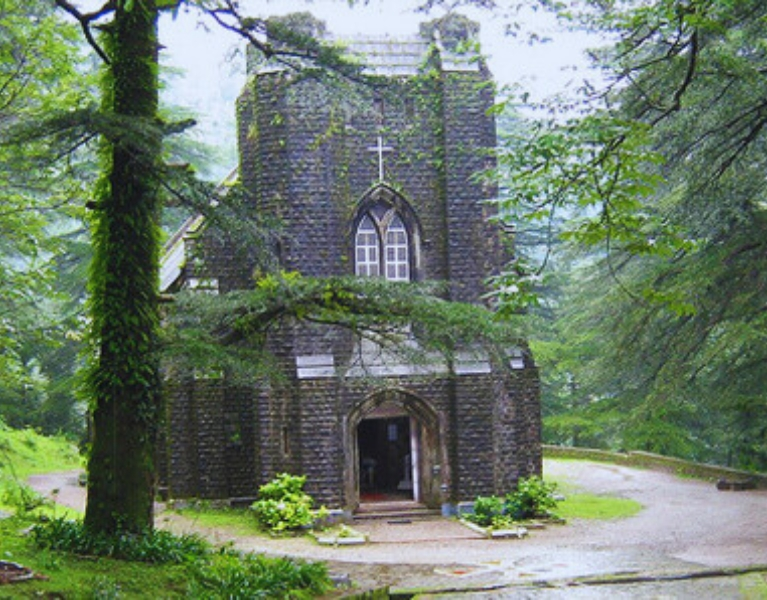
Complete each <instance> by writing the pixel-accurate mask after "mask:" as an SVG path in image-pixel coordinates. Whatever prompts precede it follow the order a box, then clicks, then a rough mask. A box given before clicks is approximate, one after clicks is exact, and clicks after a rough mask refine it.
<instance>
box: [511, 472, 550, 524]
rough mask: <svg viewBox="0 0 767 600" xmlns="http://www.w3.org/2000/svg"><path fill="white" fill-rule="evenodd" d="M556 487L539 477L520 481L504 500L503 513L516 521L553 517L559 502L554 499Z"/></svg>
mask: <svg viewBox="0 0 767 600" xmlns="http://www.w3.org/2000/svg"><path fill="white" fill-rule="evenodd" d="M556 489H557V486H556V484H553V483H547V482H545V481H544V480H543V479H541V478H540V477H536V476H532V477H525V478H522V479H520V480H519V481H518V482H517V487H516V489H515V490H514V491H513V492H510V493H509V494H507V495H506V498H505V499H504V512H505V513H506V514H507V515H509V516H510V517H511V518H512V519H514V520H516V521H520V520H525V519H535V518H547V517H553V516H554V510H555V509H556V508H557V504H558V503H559V501H558V500H557V499H556V497H555V494H556Z"/></svg>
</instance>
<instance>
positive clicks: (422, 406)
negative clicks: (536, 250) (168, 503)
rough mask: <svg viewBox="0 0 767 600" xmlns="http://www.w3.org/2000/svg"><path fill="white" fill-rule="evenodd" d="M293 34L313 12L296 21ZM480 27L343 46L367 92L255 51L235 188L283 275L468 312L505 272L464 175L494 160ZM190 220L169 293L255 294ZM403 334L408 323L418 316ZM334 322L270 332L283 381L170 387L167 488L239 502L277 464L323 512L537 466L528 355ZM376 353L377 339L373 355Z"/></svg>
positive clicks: (490, 483) (439, 498)
mask: <svg viewBox="0 0 767 600" xmlns="http://www.w3.org/2000/svg"><path fill="white" fill-rule="evenodd" d="M292 18H294V19H297V20H298V21H299V22H300V24H301V26H302V27H303V28H305V29H304V30H305V31H307V32H310V33H312V34H315V35H326V34H325V33H324V25H323V23H322V22H319V21H315V20H313V19H312V18H311V17H309V16H308V15H306V14H302V15H294V16H293V17H292ZM476 38H477V26H476V25H475V24H474V23H472V22H471V21H468V20H466V19H465V18H463V17H446V18H443V19H442V20H438V21H433V22H431V23H427V24H424V25H422V26H421V30H420V32H419V34H418V35H415V36H413V37H410V38H406V39H397V40H392V39H389V38H375V39H355V40H352V41H348V42H346V44H347V46H346V47H347V49H348V52H350V53H353V55H354V56H356V57H359V60H361V61H364V64H365V65H367V66H366V72H367V74H369V75H373V76H374V82H375V84H374V85H363V84H361V83H359V84H358V83H354V82H353V81H349V80H347V81H345V82H342V83H341V85H340V86H328V85H327V84H326V83H324V82H323V81H322V80H321V79H318V78H316V77H312V76H306V75H305V74H304V75H299V74H297V73H296V72H295V71H294V70H291V69H288V68H285V67H284V66H281V65H280V64H277V63H271V62H262V61H259V60H257V59H256V58H255V57H251V60H250V61H249V65H248V80H247V83H246V85H245V88H244V90H243V92H242V94H241V97H240V99H239V102H238V106H237V109H238V130H239V148H240V165H239V170H238V175H239V179H240V181H241V182H242V184H243V186H244V188H245V190H246V195H247V198H248V202H249V203H251V205H252V209H253V211H254V214H255V213H258V214H269V215H271V216H273V217H275V218H276V219H277V221H278V223H279V226H278V229H277V241H276V242H275V243H274V244H273V248H271V250H272V251H273V255H274V260H275V261H276V263H277V264H278V266H279V268H280V269H283V270H285V271H297V272H300V273H301V274H303V275H305V276H330V275H355V274H356V275H357V276H359V277H385V278H386V279H389V280H392V281H426V280H442V281H446V282H448V283H449V285H448V292H447V295H448V296H449V299H450V300H454V301H461V302H469V303H478V302H481V297H482V295H483V293H484V292H485V291H486V290H485V287H484V282H485V280H486V278H487V277H488V276H489V275H492V274H493V273H496V272H498V270H499V269H500V268H501V267H502V265H503V263H504V259H505V258H508V257H507V256H505V254H506V253H505V251H504V247H503V244H502V239H501V232H500V231H499V230H498V229H497V227H496V226H494V225H491V224H489V222H488V217H489V216H491V215H492V211H493V209H492V207H491V206H490V205H488V204H487V203H486V202H485V201H486V200H488V199H489V198H492V197H493V196H494V194H495V193H496V190H495V189H494V187H493V186H492V185H489V184H487V183H486V182H484V183H483V182H482V181H480V180H479V179H478V178H477V177H476V173H477V172H479V171H482V170H484V169H486V168H488V167H492V166H493V164H494V163H493V159H492V157H491V153H490V152H489V151H490V150H491V149H492V148H493V147H494V146H495V143H496V134H495V123H494V118H493V116H492V115H491V114H489V112H488V109H489V108H490V107H491V106H492V104H493V100H494V89H493V86H492V79H491V76H490V73H489V72H488V70H487V68H486V66H485V63H484V62H483V60H482V59H481V57H480V55H479V54H478V53H477V50H476V45H474V44H473V43H472V42H474V41H475V40H476ZM211 228H212V226H210V227H208V225H206V223H205V222H204V220H203V219H202V218H201V217H198V218H196V219H191V220H189V221H188V222H187V223H186V224H185V225H184V226H183V227H182V229H181V230H180V231H179V232H178V233H177V234H176V235H175V236H174V237H173V239H172V240H171V241H170V243H169V244H168V246H167V248H166V256H165V258H164V260H163V264H162V279H163V281H162V287H163V289H164V290H165V291H166V292H174V291H177V290H180V289H185V288H191V289H207V290H208V291H214V292H219V293H225V292H227V291H229V290H234V289H242V288H248V287H252V285H253V276H254V271H255V270H256V269H257V268H258V265H256V264H255V263H254V262H252V261H251V260H250V259H248V258H247V256H248V253H241V252H237V249H235V248H232V247H230V246H231V244H230V243H228V242H226V241H225V239H226V238H225V237H222V236H216V235H213V232H212V230H211ZM414 327H417V324H414ZM372 345H373V344H372V343H370V342H368V343H367V345H366V343H365V342H363V341H361V340H360V339H357V338H355V336H353V335H352V334H350V333H349V332H346V331H341V330H338V329H334V328H332V327H329V326H309V325H302V324H296V325H290V326H284V327H282V328H281V329H280V330H279V331H277V332H275V333H274V334H273V335H272V336H271V338H270V339H269V340H268V346H269V348H270V349H271V350H272V351H273V352H274V354H275V356H276V357H277V362H278V364H279V365H280V366H279V368H280V369H281V371H282V375H283V377H282V378H280V380H279V381H278V382H271V383H266V382H265V383H264V384H263V385H254V386H253V387H252V388H251V389H248V388H244V387H243V386H234V385H227V384H226V382H225V380H224V379H220V378H215V377H213V378H211V377H205V376H204V375H200V374H196V376H195V374H189V375H188V376H187V377H185V378H180V379H179V378H177V379H176V380H174V381H172V382H170V383H169V386H168V387H169V395H170V397H169V409H168V410H169V413H168V429H167V439H166V440H165V441H164V444H163V451H162V452H161V459H160V468H159V470H160V474H161V479H162V485H163V486H164V487H166V488H167V493H168V494H169V495H170V496H171V497H176V498H179V497H190V496H194V497H201V498H252V497H254V496H255V495H256V492H257V490H258V487H259V485H261V484H263V483H265V482H266V481H268V480H270V479H271V478H272V477H273V476H274V475H276V474H277V473H280V472H283V471H287V472H291V473H295V474H305V475H306V476H307V485H306V489H307V491H308V492H309V493H310V494H312V495H313V496H314V497H315V498H316V499H317V500H318V502H320V503H322V504H325V505H326V506H329V507H343V508H345V509H349V510H355V509H356V508H358V507H359V505H360V503H365V502H371V501H375V500H378V499H387V500H392V499H403V500H409V501H416V502H419V503H422V504H424V505H426V506H431V507H438V506H440V505H445V504H455V503H457V502H459V501H465V500H471V499H473V498H475V497H476V496H477V495H488V494H493V493H499V494H500V493H505V492H506V491H508V490H509V489H510V487H511V486H513V484H514V483H515V482H516V480H517V479H518V478H519V477H522V476H528V475H532V474H540V470H541V449H540V406H539V383H538V374H537V370H536V367H535V365H534V363H533V360H532V357H531V356H530V355H529V352H528V351H527V350H526V349H525V348H510V349H509V353H508V358H507V360H506V361H505V362H504V364H492V361H490V359H489V358H488V357H487V356H485V355H482V354H481V353H479V354H478V353H476V352H470V351H469V350H470V348H471V340H467V350H466V352H463V353H459V354H458V356H457V358H456V359H455V360H454V361H452V362H451V363H449V364H448V363H445V362H444V361H443V362H441V363H439V362H435V363H434V364H430V365H415V364H412V363H408V362H407V361H403V360H402V359H401V358H400V359H398V358H397V356H396V355H395V354H387V353H386V352H381V351H375V349H372V348H371V346H372ZM379 350H380V349H379Z"/></svg>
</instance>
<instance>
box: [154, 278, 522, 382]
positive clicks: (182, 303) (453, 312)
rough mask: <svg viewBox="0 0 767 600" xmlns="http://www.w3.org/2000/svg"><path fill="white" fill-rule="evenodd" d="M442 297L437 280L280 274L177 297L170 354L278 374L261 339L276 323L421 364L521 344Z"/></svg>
mask: <svg viewBox="0 0 767 600" xmlns="http://www.w3.org/2000/svg"><path fill="white" fill-rule="evenodd" d="M441 292H442V288H441V287H440V285H439V284H437V283H404V282H388V281H385V280H383V279H377V278H354V277H328V278H309V277H303V276H302V275H300V274H298V273H280V274H274V275H267V276H264V277H261V278H260V279H258V280H257V281H256V285H255V289H253V290H243V291H234V292H229V293H227V294H222V295H220V296H211V295H206V294H194V293H187V294H179V295H178V296H177V297H176V302H174V306H173V307H172V313H171V314H170V315H169V319H168V322H169V327H168V328H167V329H166V338H165V341H166V344H165V355H166V357H167V358H168V360H169V361H171V362H173V363H175V364H179V365H183V366H187V367H198V368H199V367H202V368H204V367H206V366H210V365H217V366H219V367H222V366H223V367H225V369H226V370H228V371H229V374H230V375H231V376H232V377H234V378H237V377H238V376H240V377H244V378H254V377H269V376H274V373H275V369H273V368H270V367H271V362H270V360H271V357H270V356H269V355H268V354H267V353H266V351H265V349H264V340H265V339H266V336H267V334H268V333H269V331H271V330H273V329H274V328H275V327H276V326H278V325H283V324H284V325H286V324H290V323H295V322H302V323H311V324H315V325H334V326H339V327H343V328H346V329H348V330H350V331H352V332H354V333H355V334H357V335H359V336H360V337H364V338H368V339H370V340H371V341H373V342H374V343H376V344H379V345H380V346H382V347H385V348H386V349H387V351H391V352H393V353H398V354H400V355H402V356H403V358H404V359H406V360H408V361H411V362H414V363H416V364H423V363H424V362H428V361H434V360H435V356H434V353H435V352H436V353H438V354H441V355H442V356H443V357H444V356H452V353H453V352H454V351H455V349H456V348H460V347H463V346H464V344H465V341H466V340H471V341H472V343H473V344H475V345H476V346H482V347H483V348H484V349H485V350H486V351H487V352H488V353H489V354H491V355H493V356H497V357H500V358H502V357H503V353H504V352H505V350H506V349H508V348H509V347H513V346H520V345H522V344H523V342H522V335H521V332H520V328H519V326H518V324H517V323H518V322H517V321H509V320H503V319H501V318H499V317H498V316H497V315H496V314H495V313H493V312H492V311H491V310H489V309H487V308H485V307H482V306H476V305H470V304H464V303H459V302H448V301H445V300H444V299H443V298H442V297H441V296H440V294H441ZM413 324H415V325H413ZM411 326H412V332H411ZM413 341H417V344H414V343H412V342H413Z"/></svg>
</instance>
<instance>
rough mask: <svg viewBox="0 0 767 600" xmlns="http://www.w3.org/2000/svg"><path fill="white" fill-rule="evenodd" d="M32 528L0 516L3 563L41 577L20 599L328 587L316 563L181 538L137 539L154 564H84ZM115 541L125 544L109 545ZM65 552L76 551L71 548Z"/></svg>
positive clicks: (308, 593) (92, 560)
mask: <svg viewBox="0 0 767 600" xmlns="http://www.w3.org/2000/svg"><path fill="white" fill-rule="evenodd" d="M32 524H33V521H32V520H30V519H26V518H18V517H11V518H8V519H0V547H1V548H2V549H3V558H4V559H6V560H12V561H14V562H18V563H20V564H23V565H25V566H27V567H29V568H31V569H32V570H34V571H36V572H38V573H44V574H45V575H46V576H47V577H46V578H44V579H40V580H34V581H30V582H27V583H25V584H24V594H25V595H28V596H30V597H31V596H46V597H47V596H51V597H66V598H146V597H147V595H148V594H149V595H151V596H153V597H158V598H205V599H207V598H308V597H314V596H318V595H321V594H323V593H325V592H327V591H329V590H330V589H331V583H330V580H329V578H328V575H327V569H326V567H325V566H324V565H322V564H310V563H304V562H300V561H294V560H291V559H282V558H263V557H258V556H252V555H243V556H240V555H238V554H235V553H234V552H232V551H229V550H219V551H212V550H211V549H210V548H209V547H206V546H205V545H204V544H201V547H200V548H199V552H198V551H197V550H196V549H195V548H194V546H195V543H194V542H193V541H192V542H190V541H189V540H183V539H182V538H179V539H175V540H173V539H170V538H169V539H166V540H163V541H158V538H155V540H154V541H153V542H149V541H147V542H136V543H135V544H134V545H135V546H136V547H135V548H134V550H133V551H132V552H133V553H135V554H137V555H138V556H139V557H141V556H145V557H146V556H149V555H152V556H153V557H154V558H155V559H158V560H157V562H153V563H148V562H145V561H143V560H139V561H132V560H124V559H119V560H118V559H115V558H108V557H104V556H92V555H91V556H89V558H88V560H83V557H82V555H80V554H74V553H71V552H69V551H63V550H62V551H59V550H51V549H46V548H41V547H40V546H39V544H38V542H37V540H36V534H33V535H31V536H30V535H25V533H24V532H25V531H26V530H28V529H29V528H30V525H32ZM57 526H61V524H57ZM59 534H60V536H61V537H62V538H64V539H65V540H68V541H69V542H72V541H74V542H78V539H79V538H80V536H81V535H82V528H81V527H68V526H66V525H64V526H63V527H60V531H59ZM163 535H165V534H163ZM168 535H170V534H168ZM119 544H123V547H124V546H125V545H126V543H125V542H115V546H117V545H119ZM140 546H143V549H141V548H140ZM158 546H163V547H164V548H163V549H158ZM71 548H72V549H73V550H75V551H76V552H79V550H77V548H78V544H77V543H74V544H72V545H71ZM6 593H7V592H6Z"/></svg>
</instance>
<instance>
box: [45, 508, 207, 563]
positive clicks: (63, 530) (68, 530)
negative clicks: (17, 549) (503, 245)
mask: <svg viewBox="0 0 767 600" xmlns="http://www.w3.org/2000/svg"><path fill="white" fill-rule="evenodd" d="M32 535H33V537H34V540H35V542H36V543H37V544H38V546H40V547H41V548H46V549H49V550H60V551H63V552H69V553H72V554H78V555H83V556H109V557H113V558H119V559H123V560H130V561H138V562H147V563H157V564H166V563H185V562H192V561H195V560H198V559H200V558H201V557H204V556H206V555H207V554H208V553H209V552H210V544H208V542H206V541H205V540H203V539H202V538H201V537H199V536H196V535H181V536H178V535H174V534H172V533H170V532H168V531H161V530H157V531H155V530H152V531H146V532H143V533H139V534H136V533H131V532H128V531H124V532H118V533H115V534H111V535H109V534H105V533H103V532H98V531H89V530H88V529H87V528H86V527H85V526H84V525H83V523H82V522H81V521H73V520H69V519H51V520H49V521H47V522H44V523H40V524H38V525H36V526H35V527H34V528H33V529H32Z"/></svg>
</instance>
